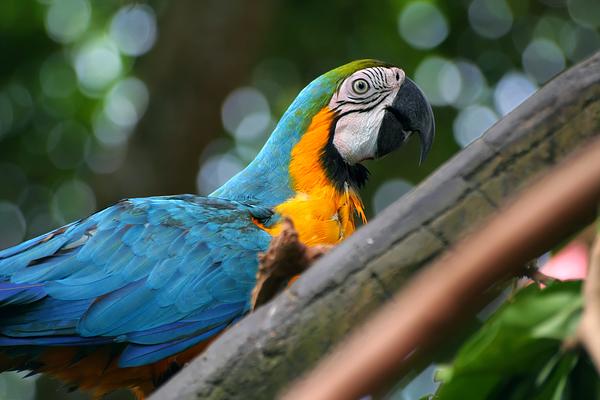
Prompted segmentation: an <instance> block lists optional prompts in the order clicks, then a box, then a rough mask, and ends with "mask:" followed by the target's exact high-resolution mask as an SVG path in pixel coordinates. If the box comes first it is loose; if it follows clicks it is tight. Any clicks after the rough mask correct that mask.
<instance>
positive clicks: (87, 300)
mask: <svg viewBox="0 0 600 400" xmlns="http://www.w3.org/2000/svg"><path fill="white" fill-rule="evenodd" d="M267 216H269V211H268V210H266V209H262V208H259V207H256V206H250V205H245V204H242V203H239V202H235V201H230V200H224V199H219V198H207V197H198V196H191V195H188V196H171V197H153V198H146V199H131V200H126V201H122V202H120V203H118V204H116V205H114V206H112V207H110V208H107V209H105V210H103V211H100V212H98V213H97V214H94V215H92V216H91V217H89V218H86V219H84V220H81V221H78V222H75V223H73V224H70V225H67V226H65V227H63V228H60V229H58V230H55V231H53V232H50V233H48V234H46V235H43V236H40V237H38V238H35V239H32V240H30V241H28V242H25V243H22V244H20V245H18V246H15V247H12V248H9V249H6V250H4V251H0V280H1V281H0V307H1V310H2V311H1V312H0V346H17V345H28V346H32V345H33V346H36V345H53V346H56V345H70V346H73V345H98V344H107V343H127V344H128V345H127V346H126V347H125V350H124V351H123V353H122V354H121V357H120V360H119V363H120V364H119V365H120V366H122V367H128V366H136V365H143V364H148V363H151V362H155V361H158V360H160V359H163V358H165V357H168V356H170V355H173V354H176V353H177V352H179V351H182V350H184V349H186V348H188V347H190V346H192V345H194V344H196V343H199V342H201V341H202V340H204V339H206V338H208V337H210V336H212V335H214V334H216V333H217V332H219V331H221V330H222V329H224V328H225V327H227V326H228V325H230V324H231V323H232V322H233V321H234V320H236V319H237V318H239V317H240V316H241V315H243V314H244V313H245V312H247V311H248V308H249V298H250V292H251V290H252V288H253V286H254V283H255V276H256V269H257V257H256V256H257V253H258V252H259V251H264V250H265V249H266V247H267V246H268V243H269V241H270V236H269V235H268V234H267V233H265V232H264V231H263V230H261V229H259V228H258V227H257V226H256V225H255V224H254V223H253V222H252V218H253V217H255V218H264V217H267Z"/></svg>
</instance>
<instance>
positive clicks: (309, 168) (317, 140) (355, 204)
mask: <svg viewBox="0 0 600 400" xmlns="http://www.w3.org/2000/svg"><path fill="white" fill-rule="evenodd" d="M332 119H333V113H332V112H331V111H329V110H328V109H327V108H324V109H323V110H321V111H320V112H319V113H318V114H317V115H315V116H314V117H313V119H312V122H311V124H310V126H309V127H308V130H307V132H306V133H305V134H304V135H303V136H302V139H300V141H299V142H298V144H296V146H294V148H293V149H292V158H291V162H290V167H289V170H290V176H291V177H292V184H293V187H294V190H295V192H296V195H295V196H294V197H292V198H290V199H288V200H287V201H285V202H284V203H281V204H280V205H278V206H277V207H275V211H276V212H277V213H279V214H280V215H281V216H283V217H289V218H290V219H291V220H292V221H293V222H294V226H295V228H296V230H297V231H298V235H299V239H300V241H301V242H302V243H304V244H306V245H317V244H336V243H338V242H340V241H342V240H343V239H344V238H346V237H347V236H349V235H350V234H351V233H352V232H354V230H355V225H354V215H355V213H356V214H358V215H359V216H360V217H361V219H362V221H363V222H366V218H365V214H364V210H363V204H362V201H361V199H360V197H359V196H358V194H357V193H356V192H355V191H354V190H353V189H352V188H350V187H346V188H345V190H344V191H343V192H342V193H340V192H339V191H338V190H336V188H335V186H334V185H333V184H332V183H331V181H330V180H329V178H327V174H326V172H325V171H324V169H323V166H322V165H321V156H322V154H323V151H324V149H325V146H326V145H327V141H328V140H329V128H330V126H331V122H332ZM266 230H267V231H268V232H269V233H270V234H271V235H273V236H274V235H277V234H279V233H280V231H281V224H276V225H275V226H273V227H272V228H268V229H266Z"/></svg>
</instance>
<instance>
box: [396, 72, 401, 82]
mask: <svg viewBox="0 0 600 400" xmlns="http://www.w3.org/2000/svg"><path fill="white" fill-rule="evenodd" d="M396 80H397V81H399V80H400V74H399V73H398V72H396Z"/></svg>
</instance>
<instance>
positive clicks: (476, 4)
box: [469, 0, 513, 39]
mask: <svg viewBox="0 0 600 400" xmlns="http://www.w3.org/2000/svg"><path fill="white" fill-rule="evenodd" d="M469 22H470V23H471V26H472V27H473V30H474V31H475V32H477V33H478V34H480V35H481V36H483V37H486V38H489V39H496V38H499V37H501V36H503V35H505V34H507V33H508V32H509V31H510V28H511V26H512V23H513V15H512V11H511V10H510V7H509V6H508V4H507V3H506V1H505V0H473V1H472V2H471V4H470V5H469Z"/></svg>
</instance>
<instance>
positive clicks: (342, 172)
mask: <svg viewBox="0 0 600 400" xmlns="http://www.w3.org/2000/svg"><path fill="white" fill-rule="evenodd" d="M338 119H339V116H335V117H334V119H333V122H332V124H331V127H330V128H329V139H328V140H327V144H326V145H325V149H324V151H323V154H322V155H321V165H322V166H323V169H324V170H325V173H326V174H327V177H328V178H329V180H330V181H331V182H332V183H333V185H334V186H335V188H336V189H337V190H338V191H339V192H340V193H343V192H344V184H345V183H346V182H347V183H348V185H350V186H351V187H353V188H354V189H360V188H361V187H363V186H364V185H365V183H367V180H368V179H369V170H368V169H367V168H366V167H364V166H363V165H361V164H355V165H350V164H348V163H347V162H346V161H344V159H343V158H342V156H341V154H340V153H339V151H338V150H337V149H336V148H335V145H334V144H333V135H334V133H335V127H336V125H337V121H338Z"/></svg>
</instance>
